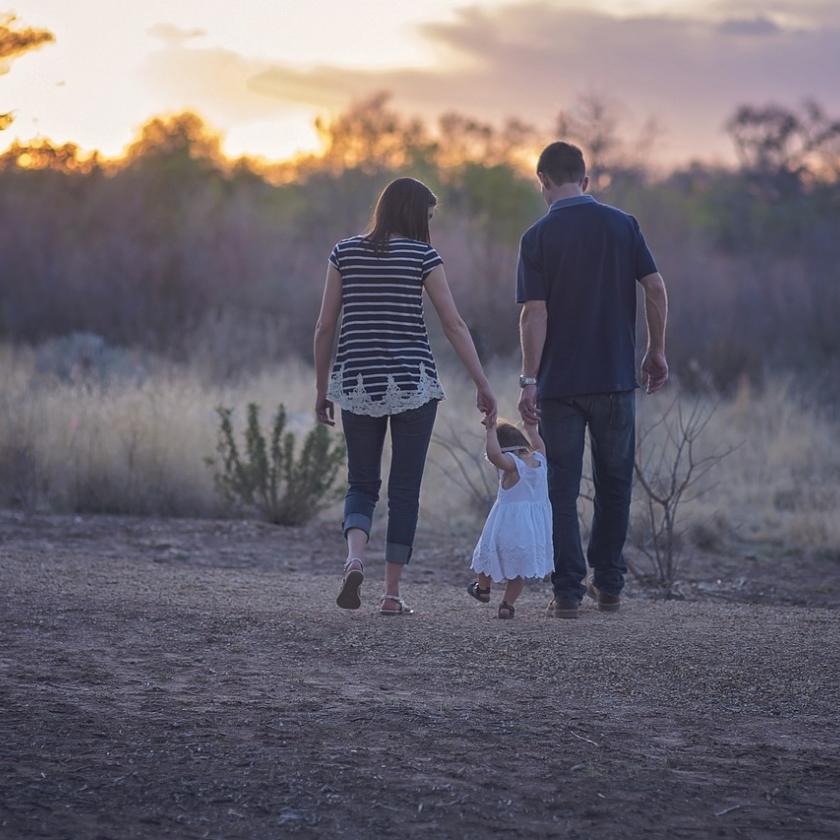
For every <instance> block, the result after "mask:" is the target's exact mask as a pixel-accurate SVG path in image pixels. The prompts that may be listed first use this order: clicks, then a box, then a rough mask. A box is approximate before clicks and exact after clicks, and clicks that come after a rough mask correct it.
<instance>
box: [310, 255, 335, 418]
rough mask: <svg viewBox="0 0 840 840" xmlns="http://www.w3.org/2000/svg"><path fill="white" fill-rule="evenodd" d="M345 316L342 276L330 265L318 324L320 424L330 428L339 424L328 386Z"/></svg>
mask: <svg viewBox="0 0 840 840" xmlns="http://www.w3.org/2000/svg"><path fill="white" fill-rule="evenodd" d="M340 314H341V274H339V272H338V269H337V268H336V267H335V266H334V265H332V264H330V266H329V267H328V268H327V279H326V281H325V282H324V296H323V298H322V299H321V312H320V313H319V315H318V321H317V323H316V324H315V348H314V349H315V392H316V399H315V414H316V415H317V417H318V421H319V422H321V423H326V425H328V426H334V425H335V410H334V406H333V404H332V402H331V401H330V400H328V399H327V385H328V383H329V378H330V363H331V362H332V351H333V345H334V344H335V330H336V327H337V326H338V316H339V315H340Z"/></svg>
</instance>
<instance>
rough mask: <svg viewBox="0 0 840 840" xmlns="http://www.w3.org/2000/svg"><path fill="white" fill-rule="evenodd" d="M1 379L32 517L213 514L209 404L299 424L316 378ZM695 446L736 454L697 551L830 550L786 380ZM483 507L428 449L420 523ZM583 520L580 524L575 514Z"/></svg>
mask: <svg viewBox="0 0 840 840" xmlns="http://www.w3.org/2000/svg"><path fill="white" fill-rule="evenodd" d="M0 371H2V373H0V475H2V478H0V494H1V495H0V499H2V502H3V503H4V504H6V505H10V504H11V505H20V506H24V507H26V508H29V509H37V508H40V509H49V510H55V511H75V512H99V511H102V512H123V513H136V514H143V515H146V514H161V515H174V516H184V515H197V516H208V515H220V514H222V513H224V511H223V510H222V508H221V507H220V503H219V500H218V498H217V497H216V494H215V492H214V488H213V481H212V474H211V472H210V470H209V469H208V468H207V466H206V465H205V463H204V458H205V457H206V456H208V455H212V454H213V453H214V450H215V444H216V422H217V418H216V415H215V412H214V409H215V407H216V406H217V405H220V404H224V405H229V406H236V407H237V408H238V412H237V414H238V416H239V419H240V420H241V418H242V415H243V414H244V406H245V404H246V403H247V402H249V401H256V402H257V403H259V404H260V405H261V406H262V407H263V410H264V416H267V415H268V413H269V412H270V411H271V410H273V408H274V407H275V406H276V405H277V403H279V402H283V403H284V404H285V405H286V407H287V409H288V410H289V411H290V413H291V417H292V423H293V426H294V427H296V428H297V430H299V431H303V430H305V429H306V428H307V426H308V425H309V423H310V422H311V421H310V417H311V402H312V375H311V371H310V370H309V369H308V368H307V367H306V366H305V365H302V364H295V363H289V364H285V365H282V366H279V367H277V368H274V369H271V370H267V371H266V372H265V373H263V374H260V375H258V376H256V377H254V378H252V379H250V380H248V381H243V382H240V383H238V384H236V385H226V386H220V385H216V384H212V383H208V382H207V381H206V380H205V379H203V378H202V376H201V375H200V373H199V371H198V370H193V369H190V368H188V367H180V368H175V367H172V366H166V365H163V364H161V363H156V362H155V361H154V360H151V361H147V363H146V371H147V372H146V376H145V378H144V379H143V380H142V381H141V382H138V381H136V380H132V379H119V378H115V379H113V380H112V381H111V382H110V383H107V384H103V383H97V382H90V381H87V382H86V381H84V380H81V381H75V382H70V381H61V380H58V379H56V378H55V377H52V376H50V375H48V374H43V373H38V372H37V370H36V366H35V359H34V355H33V354H32V353H31V352H28V351H25V350H20V349H11V348H5V349H2V350H0ZM490 373H491V378H492V381H493V382H495V383H497V386H498V391H499V397H500V401H501V413H502V414H503V415H506V416H508V417H515V416H516V412H515V400H516V398H517V396H518V388H517V386H516V376H515V374H516V369H515V366H514V364H513V362H506V363H496V364H494V365H491V371H490ZM444 381H445V385H446V390H447V393H448V396H449V398H448V399H447V401H446V402H445V403H444V404H443V405H442V407H441V411H440V414H439V422H438V426H437V433H438V435H439V436H440V437H442V438H445V439H447V440H450V441H451V440H453V439H455V438H457V439H459V440H460V441H461V442H462V443H463V444H464V446H465V450H466V452H469V453H471V454H470V455H468V456H467V455H466V454H465V456H464V457H462V458H461V460H462V466H463V468H464V470H465V471H466V474H467V475H468V476H469V477H470V479H471V480H472V481H473V483H474V484H475V485H476V486H478V487H481V486H483V485H482V482H483V481H484V482H485V484H486V482H487V481H489V484H490V486H491V488H492V483H493V480H494V479H493V474H492V468H491V467H490V466H489V465H487V464H483V462H482V431H483V430H482V427H481V426H480V424H479V414H478V412H477V411H476V410H475V408H474V405H473V391H472V388H471V387H470V386H469V384H468V382H467V381H466V380H465V379H464V377H463V376H462V375H460V373H458V372H456V371H450V372H449V373H447V374H446V375H445V376H444ZM672 398H673V397H672V396H671V397H669V396H668V395H667V394H665V395H663V396H661V397H659V396H657V397H640V402H639V406H640V411H639V413H640V422H642V423H645V422H649V421H650V418H652V417H653V416H655V415H656V413H657V412H659V411H662V410H663V409H664V408H665V407H666V406H667V404H668V401H669V400H670V399H672ZM703 445H705V446H706V447H707V448H708V450H709V451H710V450H712V449H717V448H727V447H730V446H738V447H739V448H738V449H737V451H736V452H735V453H734V454H733V455H731V456H730V457H729V458H727V459H726V460H725V461H724V462H723V463H722V464H721V466H720V467H719V468H718V469H717V470H716V471H715V473H714V474H713V475H711V476H710V479H709V480H710V481H711V482H713V483H714V485H715V486H714V487H713V489H712V490H711V492H709V493H708V494H706V495H705V496H703V497H702V498H701V499H699V500H697V501H696V502H693V503H692V504H691V505H690V507H689V508H688V509H687V510H686V519H685V522H686V523H687V524H689V525H690V528H689V532H688V533H689V537H690V538H691V540H692V542H693V543H694V544H695V545H698V546H699V547H701V548H704V549H706V550H711V551H722V550H725V548H726V545H727V544H729V543H730V542H731V541H732V540H740V541H756V542H757V543H762V544H766V545H773V546H776V547H777V548H778V549H779V550H781V551H784V550H787V549H789V550H791V551H800V550H803V549H806V550H814V551H819V552H825V553H828V554H829V555H832V556H834V555H840V521H838V519H837V517H836V509H837V506H838V504H840V492H838V486H840V481H838V479H840V436H838V434H837V429H836V428H835V427H833V426H832V425H831V424H830V423H828V422H827V421H824V420H822V419H821V418H820V417H818V416H817V415H816V414H815V413H814V412H811V411H809V410H808V409H807V407H805V406H803V405H801V404H800V403H799V402H798V401H797V400H796V399H794V398H793V397H792V396H791V394H790V391H789V389H788V388H787V386H786V384H785V382H782V381H776V382H774V383H772V385H771V386H769V387H768V388H767V389H766V390H765V391H764V392H763V393H760V394H759V393H755V392H752V391H750V390H749V388H747V387H746V386H745V387H744V388H742V389H741V390H740V391H739V393H738V394H737V396H736V398H734V399H733V400H730V401H727V402H723V403H721V404H720V405H719V406H718V407H717V411H716V413H715V415H714V418H713V419H712V421H711V423H710V425H709V428H708V431H707V433H706V435H705V438H704V442H703V443H702V444H701V446H703ZM384 469H385V470H387V464H386V465H385V467H384ZM482 471H484V478H483V479H482V476H481V473H482ZM480 511H481V502H480V500H477V499H476V498H474V497H473V496H472V495H471V493H470V492H468V490H467V489H466V486H465V479H464V475H463V473H462V472H461V470H460V468H459V467H458V465H457V464H456V463H455V461H454V460H453V459H452V456H451V454H450V453H448V452H447V451H446V450H445V449H444V448H443V447H442V446H441V445H440V444H437V445H434V446H433V448H432V455H431V459H430V464H429V467H428V471H427V475H426V480H425V484H424V491H423V498H422V518H423V522H424V524H425V525H426V526H431V527H434V528H435V529H444V530H453V531H464V530H474V529H475V528H476V526H477V524H478V521H479V520H480V515H481V514H480ZM582 516H583V518H584V521H585V520H586V518H587V511H586V509H585V506H583V507H582Z"/></svg>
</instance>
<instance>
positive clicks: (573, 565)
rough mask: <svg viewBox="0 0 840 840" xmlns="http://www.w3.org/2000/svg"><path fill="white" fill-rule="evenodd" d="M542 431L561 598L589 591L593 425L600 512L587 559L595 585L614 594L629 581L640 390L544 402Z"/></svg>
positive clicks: (557, 589)
mask: <svg viewBox="0 0 840 840" xmlns="http://www.w3.org/2000/svg"><path fill="white" fill-rule="evenodd" d="M540 409H541V415H540V434H541V435H542V437H543V440H544V441H545V445H546V450H547V455H548V488H549V495H550V497H551V508H552V514H553V522H554V574H553V575H552V576H551V582H552V584H553V585H554V594H555V596H556V597H557V598H563V599H566V600H576V601H579V600H580V599H581V598H582V597H583V595H584V592H585V589H584V586H583V580H584V578H585V577H586V563H585V562H584V559H583V548H582V546H581V542H580V527H579V523H578V513H577V501H578V495H579V494H580V479H581V471H582V468H583V451H584V439H585V434H586V427H587V426H589V441H590V445H591V450H592V479H593V482H594V484H595V516H594V519H593V521H592V534H591V536H590V538H589V549H588V551H587V559H588V561H589V565H590V566H591V567H592V569H593V570H594V583H595V585H596V586H597V587H598V589H600V590H601V591H602V592H604V593H605V594H608V595H618V594H619V593H620V592H621V590H622V588H623V587H624V575H625V574H626V572H627V566H626V564H625V562H624V558H623V556H622V553H621V552H622V549H623V547H624V540H625V538H626V537H627V525H628V522H629V519H630V494H631V490H632V486H633V459H634V453H635V415H636V402H635V392H634V391H619V392H616V393H612V394H591V395H587V396H580V397H567V398H564V399H545V400H542V401H541V402H540Z"/></svg>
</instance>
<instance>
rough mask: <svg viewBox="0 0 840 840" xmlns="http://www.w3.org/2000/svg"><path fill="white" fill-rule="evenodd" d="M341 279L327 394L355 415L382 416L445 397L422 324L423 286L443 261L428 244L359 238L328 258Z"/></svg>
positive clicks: (346, 241)
mask: <svg viewBox="0 0 840 840" xmlns="http://www.w3.org/2000/svg"><path fill="white" fill-rule="evenodd" d="M330 262H331V263H332V265H334V266H335V267H336V268H337V269H338V271H339V273H340V274H341V302H342V312H341V331H340V333H339V338H338V349H337V351H336V356H335V362H334V364H333V368H332V373H331V374H330V386H329V392H328V396H329V398H330V399H331V400H333V401H334V402H336V403H338V405H340V406H341V407H342V408H344V409H346V410H348V411H351V412H353V413H354V414H366V415H368V416H371V417H382V416H383V415H386V414H398V413H399V412H401V411H407V410H408V409H411V408H419V407H420V406H421V405H424V404H425V403H427V402H428V401H429V400H432V399H438V400H441V399H443V398H444V396H445V395H444V393H443V388H442V387H441V385H440V382H439V381H438V373H437V367H436V366H435V360H434V356H433V355H432V350H431V347H430V346H429V336H428V334H427V333H426V323H425V321H424V320H423V282H424V281H425V279H426V277H427V276H428V274H429V272H430V271H431V270H432V269H433V268H434V267H435V266H438V265H441V263H442V262H443V260H442V259H441V258H440V256H439V255H438V253H437V251H435V249H434V248H432V246H431V245H429V244H428V243H426V242H419V241H417V240H415V239H405V238H402V237H394V238H392V239H391V240H390V241H389V243H388V246H387V248H386V249H385V250H384V251H377V250H375V249H374V246H373V245H372V244H370V243H369V242H367V240H365V238H364V237H362V236H353V237H351V238H350V239H343V240H342V241H341V242H339V243H338V244H337V245H336V246H335V248H333V250H332V253H331V254H330Z"/></svg>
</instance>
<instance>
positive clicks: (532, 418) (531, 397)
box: [519, 385, 540, 426]
mask: <svg viewBox="0 0 840 840" xmlns="http://www.w3.org/2000/svg"><path fill="white" fill-rule="evenodd" d="M521 391H522V393H521V394H520V395H519V414H520V415H521V417H522V422H523V423H524V424H525V425H526V426H533V425H535V424H536V423H538V422H539V419H540V410H539V409H538V408H537V386H536V385H526V386H525V387H524V388H522V389H521Z"/></svg>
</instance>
